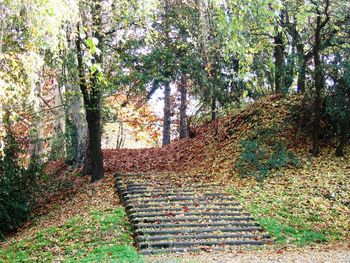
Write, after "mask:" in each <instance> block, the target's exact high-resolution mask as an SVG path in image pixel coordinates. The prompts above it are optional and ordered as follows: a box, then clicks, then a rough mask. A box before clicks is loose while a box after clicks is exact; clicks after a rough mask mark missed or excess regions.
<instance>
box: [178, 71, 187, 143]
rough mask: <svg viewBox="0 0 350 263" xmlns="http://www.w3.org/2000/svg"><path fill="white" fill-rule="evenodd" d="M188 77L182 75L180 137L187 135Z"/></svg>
mask: <svg viewBox="0 0 350 263" xmlns="http://www.w3.org/2000/svg"><path fill="white" fill-rule="evenodd" d="M186 83H187V81H186V77H185V76H182V78H181V84H180V126H179V138H180V139H183V138H186V137H187V125H186V109H187V87H186Z"/></svg>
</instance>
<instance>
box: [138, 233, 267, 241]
mask: <svg viewBox="0 0 350 263" xmlns="http://www.w3.org/2000/svg"><path fill="white" fill-rule="evenodd" d="M233 238H250V239H254V240H256V239H262V238H264V239H268V238H270V235H267V234H264V235H256V234H230V233H223V234H207V235H203V234H200V235H161V236H137V237H136V240H137V241H138V242H150V241H169V240H170V241H178V240H186V239H190V240H191V239H193V240H196V239H233Z"/></svg>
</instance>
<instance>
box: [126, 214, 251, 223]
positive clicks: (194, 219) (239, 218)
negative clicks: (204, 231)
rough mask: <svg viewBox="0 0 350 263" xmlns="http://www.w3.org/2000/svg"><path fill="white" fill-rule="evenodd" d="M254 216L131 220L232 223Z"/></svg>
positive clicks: (144, 220)
mask: <svg viewBox="0 0 350 263" xmlns="http://www.w3.org/2000/svg"><path fill="white" fill-rule="evenodd" d="M251 220H253V218H252V217H236V216H231V217H228V216H225V217H172V218H134V219H132V220H131V222H132V223H133V224H140V223H149V224H159V223H167V222H172V223H176V222H200V223H203V222H207V221H209V222H211V221H215V222H219V221H227V222H228V223H232V222H233V221H235V222H236V221H251Z"/></svg>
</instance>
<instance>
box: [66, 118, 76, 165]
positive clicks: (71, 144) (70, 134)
mask: <svg viewBox="0 0 350 263" xmlns="http://www.w3.org/2000/svg"><path fill="white" fill-rule="evenodd" d="M77 136H78V135H77V127H76V125H75V124H74V123H73V122H72V121H71V120H70V119H69V118H66V133H65V142H66V149H67V153H66V161H68V162H70V161H72V160H74V159H75V158H76V157H77V154H78V153H77V149H78V147H77V145H78V138H77Z"/></svg>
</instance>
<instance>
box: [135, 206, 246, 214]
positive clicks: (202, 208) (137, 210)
mask: <svg viewBox="0 0 350 263" xmlns="http://www.w3.org/2000/svg"><path fill="white" fill-rule="evenodd" d="M222 210H225V211H243V209H242V208H241V207H227V206H225V207H220V206H215V207H208V206H197V207H193V206H184V207H166V208H159V207H158V208H153V207H151V208H137V207H135V208H131V209H129V211H130V212H132V213H149V212H163V213H166V212H167V213H168V212H174V213H178V212H185V211H208V212H210V211H222Z"/></svg>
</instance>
